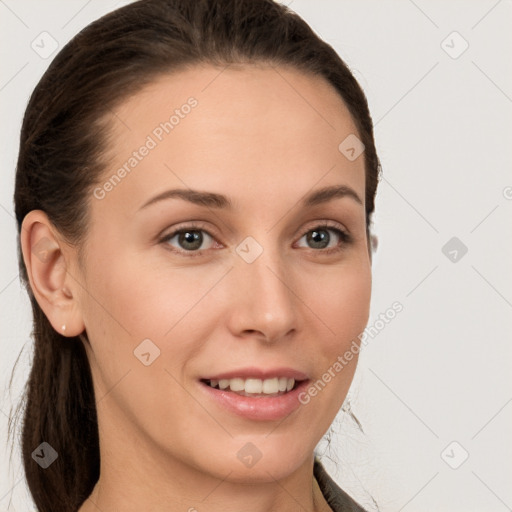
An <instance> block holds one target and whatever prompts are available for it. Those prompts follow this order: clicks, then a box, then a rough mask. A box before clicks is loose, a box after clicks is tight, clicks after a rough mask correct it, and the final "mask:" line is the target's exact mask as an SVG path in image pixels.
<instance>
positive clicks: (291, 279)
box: [229, 250, 300, 343]
mask: <svg viewBox="0 0 512 512" xmlns="http://www.w3.org/2000/svg"><path fill="white" fill-rule="evenodd" d="M276 252H277V251H274V252H272V253H271V251H270V250H264V251H263V253H262V254H261V255H260V256H259V257H258V258H257V259H256V260H255V261H253V262H252V263H247V262H246V261H244V260H243V259H242V258H240V259H239V260H237V261H236V263H235V269H233V272H232V279H233V283H234V288H235V289H234V290H232V291H233V293H232V295H231V297H230V304H229V328H230V330H231V332H232V333H233V335H235V336H238V337H246V336H252V337H256V338H259V339H261V340H262V341H265V342H267V343H275V342H277V341H279V340H282V339H283V338H285V337H287V336H288V337H289V336H290V335H291V334H292V333H293V332H294V331H295V330H297V329H298V328H299V326H298V312H299V309H300V299H299V297H298V296H297V294H296V293H295V292H294V288H295V287H296V286H295V285H296V277H295V275H294V273H293V271H292V270H293V269H291V268H290V267H289V266H287V265H286V262H284V261H283V260H282V257H281V256H279V255H278V254H276Z"/></svg>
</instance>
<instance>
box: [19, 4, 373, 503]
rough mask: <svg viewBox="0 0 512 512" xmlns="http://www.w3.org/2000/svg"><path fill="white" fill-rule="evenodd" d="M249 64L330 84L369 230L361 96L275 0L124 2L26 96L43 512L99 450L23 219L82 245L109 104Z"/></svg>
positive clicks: (367, 131) (36, 476)
mask: <svg viewBox="0 0 512 512" xmlns="http://www.w3.org/2000/svg"><path fill="white" fill-rule="evenodd" d="M251 62H265V63H270V64H272V65H276V66H278V65H286V66H292V67H294V68H296V69H298V70H301V71H303V72H305V73H308V74H313V75H317V76H320V77H323V78H325V80H327V81H328V82H329V83H330V84H331V85H332V86H333V87H334V88H335V89H336V90H337V91H338V93H339V94H340V96H341V98H342V99H343V100H344V102H345V104H346V105H347V107H348V109H349V111H350V113H351V115H352V117H353V119H354V122H355V124H356V127H357V129H358V136H359V138H360V139H361V141H362V142H363V144H364V146H365V151H364V160H365V177H366V190H365V194H366V197H365V199H366V228H367V236H368V235H369V227H370V221H371V215H372V213H373V211H374V198H375V193H376V189H377V184H378V181H379V175H380V164H379V160H378V157H377V154H376V149H375V143H374V137H373V125H372V120H371V117H370V113H369V110H368V105H367V100H366V97H365V95H364V93H363V91H362V89H361V87H360V86H359V84H358V83H357V81H356V79H355V78H354V76H353V75H352V73H351V72H350V70H349V69H348V67H347V65H346V64H345V63H344V62H343V61H342V59H341V58H340V57H339V56H338V55H337V53H336V52H335V51H334V50H333V48H332V47H331V46H329V45H328V44H327V43H325V42H323V41H322V40H321V39H320V38H319V37H318V36H317V35H316V34H315V33H314V32H313V31H312V30H311V28H310V27H309V26H308V25H307V24H306V23H305V22H304V21H303V20H302V19H301V18H300V17H299V16H298V15H296V14H295V13H293V12H292V11H291V10H289V9H288V8H287V7H285V6H283V5H281V4H278V3H275V2H274V1H272V0H140V1H137V2H134V3H132V4H129V5H127V6H125V7H122V8H120V9H118V10H116V11H114V12H111V13H109V14H107V15H105V16H103V17H102V18H100V19H98V20H96V21H95V22H93V23H91V24H90V25H88V26H87V27H86V28H84V29H83V30H82V31H81V32H80V33H78V34H77V35H76V36H75V37H74V38H73V39H72V40H71V41H70V42H69V43H67V44H66V45H65V46H64V47H63V48H62V50H61V51H60V52H59V53H58V54H57V56H56V57H55V59H54V60H53V62H52V63H51V65H50V66H49V68H48V70H47V71H46V72H45V74H44V75H43V77H42V78H41V80H40V81H39V83H38V84H37V86H36V88H35V89H34V91H33V93H32V95H31V97H30V101H29V103H28V106H27V109H26V112H25V115H24V119H23V125H22V129H21V136H20V147H19V155H18V161H17V167H16V183H15V194H14V202H15V213H16V220H17V226H18V259H19V268H20V276H21V280H22V283H23V285H24V286H25V287H26V289H27V293H28V295H29V297H30V301H31V305H32V311H33V331H32V335H33V338H34V342H35V343H34V353H33V360H32V367H31V371H30V376H29V379H28V381H27V383H26V388H25V392H24V395H23V396H22V398H21V401H20V403H19V404H18V408H17V411H16V415H15V416H16V418H17V417H18V416H19V415H20V410H21V409H23V425H22V434H21V449H22V454H23V465H24V470H25V474H26V479H27V482H28V487H29V489H30V492H31V494H32V497H33V499H34V502H35V504H36V506H37V509H38V511H40V512H61V511H62V512H74V511H76V510H77V509H78V508H79V507H80V505H81V504H82V503H83V502H84V500H85V499H86V498H87V497H88V496H89V495H90V493H91V491H92V489H93V487H94V485H95V483H96V482H97V480H98V477H99V470H100V449H99V438H98V425H97V416H96V405H95V397H94V391H93V385H92V378H91V372H90V367H89V363H88V360H87V357H86V353H85V349H84V346H83V343H82V341H81V339H80V338H79V337H75V338H69V337H63V336H62V335H61V334H59V333H58V332H56V331H55V330H54V329H53V328H52V326H51V324H50V322H49V321H48V319H47V318H46V316H45V314H44V313H43V311H42V309H41V308H40V306H39V304H38V303H37V301H36V300H35V298H34V294H33V292H32V290H31V288H30V285H29V283H28V279H27V270H26V267H25V265H24V262H23V257H22V253H21V246H20V238H19V234H20V231H21V225H22V222H23V219H24V217H25V216H26V215H27V213H28V212H30V211H31V210H34V209H41V210H43V211H44V212H46V214H47V215H48V218H49V219H50V221H51V222H52V224H53V225H54V226H55V227H56V228H57V229H58V230H59V232H60V233H61V234H62V235H63V236H64V237H65V239H66V240H67V241H69V242H70V243H72V244H75V245H76V246H77V247H78V248H80V245H81V243H83V241H84V240H85V236H86V234H87V226H88V200H89V199H90V197H91V193H92V190H93V188H94V186H95V185H96V184H97V183H98V182H99V178H100V176H101V174H102V172H104V170H105V168H106V162H105V154H106V150H107V148H108V140H109V123H108V119H109V116H110V115H112V114H111V112H112V111H113V110H114V109H115V106H116V105H118V104H119V103H120V102H122V101H123V100H125V99H126V98H127V97H128V96H130V95H133V94H135V93H136V92H137V91H139V90H140V89H141V88H142V87H143V86H144V85H146V84H148V83H150V82H151V81H153V80H154V79H155V78H156V77H158V76H159V75H162V74H169V73H172V72H175V71H177V70H179V69H181V68H183V67H185V66H192V65H194V64H199V63H208V64H214V65H220V66H225V65H227V64H230V63H251ZM340 142H341V141H340ZM368 239H369V237H368ZM12 419H13V418H12V417H11V420H10V422H9V434H11V433H12V430H13V422H12ZM15 423H16V422H14V424H15ZM43 442H46V443H48V444H49V445H50V446H51V447H52V448H53V449H54V450H55V451H56V452H57V454H58V458H57V459H56V460H55V461H54V462H53V463H52V464H51V465H50V466H49V467H48V468H46V469H43V468H42V467H40V466H39V465H38V464H36V462H35V461H34V459H33V458H32V453H33V452H34V450H35V449H36V448H37V447H38V446H39V445H40V444H41V443H43Z"/></svg>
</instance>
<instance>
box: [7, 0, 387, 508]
mask: <svg viewBox="0 0 512 512" xmlns="http://www.w3.org/2000/svg"><path fill="white" fill-rule="evenodd" d="M379 169H380V165H379V161H378V158H377V155H376V150H375V143H374V139H373V128H372V122H371V117H370V114H369V112H368V107H367V102H366V98H365V96H364V93H363V91H362V90H361V88H360V86H359V85H358V83H357V82H356V80H355V78H354V77H353V76H352V74H351V73H350V71H349V70H348V68H347V67H346V65H345V64H344V63H343V62H342V60H341V59H340V58H339V57H338V56H337V54H336V53H335V52H334V50H333V49H332V48H331V47H330V46H328V45H327V44H326V43H324V42H323V41H321V40H320V39H319V38H318V37H317V36H316V35H315V34H314V33H313V32H312V31H311V29H310V28H309V27H308V25H307V24H306V23H305V22H304V21H303V20H302V19H300V18H299V17H298V16H297V15H295V14H294V13H292V12H291V11H290V10H288V9H287V8H286V7H284V6H282V5H280V4H277V3H274V2H272V1H270V0H201V1H197V2H191V1H190V0H141V1H139V2H135V3H133V4H130V5H128V6H126V7H123V8H121V9H118V10H117V11H115V12H113V13H110V14H108V15H107V16H104V17H103V18H101V19H99V20H97V21H96V22H94V23H92V24H91V25H89V26H88V27H86V28H85V29H84V30H82V31H81V32H80V33H79V34H78V35H77V36H76V37H75V38H74V39H73V40H71V41H70V42H69V43H68V44H67V45H66V46H65V47H64V48H63V49H62V50H61V52H60V53H59V54H58V55H57V57H56V58H55V59H54V61H53V62H52V64H51V65H50V67H49V69H48V70H47V72H46V73H45V75H44V76H43V78H42V79H41V81H40V82H39V84H38V85H37V87H36V89H35V91H34V93H33V94H32V97H31V99H30V102H29V104H28V107H27V110H26V114H25V118H24V122H23V127H22V133H21V141H20V152H19V159H18V165H17V174H16V190H15V208H16V216H17V222H18V228H19V241H20V249H21V254H22V259H20V269H21V275H22V278H23V280H24V282H25V283H26V285H27V290H28V293H29V296H30V299H31V303H32V307H33V313H34V338H35V355H34V361H33V367H32V371H31V374H30V378H29V382H28V387H27V396H26V410H25V413H24V414H25V415H24V424H23V432H22V449H23V456H24V467H25V472H26V476H27V482H28V485H29V489H30V491H31V493H32V495H33V498H34V502H35V504H36V506H37V508H38V510H39V511H50V510H51V511H53V512H55V511H76V510H79V511H80V512H90V511H97V510H102V511H114V510H123V511H130V510H153V511H160V510H166V511H167V510H189V511H194V510H197V511H199V512H200V511H202V510H208V511H213V512H215V511H217V510H221V509H222V510H246V511H255V512H257V511H270V510H279V511H292V510H305V511H324V510H334V511H338V510H358V511H361V510H364V509H363V508H362V507H361V506H360V505H359V504H358V503H356V502H355V501H354V500H353V499H352V498H351V497H350V496H349V495H348V494H347V493H346V492H344V491H343V490H341V489H340V488H339V487H338V486H337V485H336V484H335V483H334V481H333V480H332V479H331V478H330V477H329V475H328V474H327V473H326V472H325V469H324V468H323V466H322V464H321V463H320V461H319V460H318V459H316V458H315V454H314V449H315V446H316V445H317V444H318V442H319V441H320V439H321V438H322V436H323V435H324V434H325V432H326V431H327V429H328V428H329V426H330V424H331V422H332V421H333V419H334V417H335V416H336V414H337V412H338V410H339V409H340V407H341V405H342V403H343V401H344V399H345V396H346V394H347V391H348V389H349V386H350V383H351V381H352V377H353V375H354V371H355V368H356V364H357V355H358V352H359V350H358V344H357V340H358V335H359V334H360V333H361V332H363V330H364V328H365V326H366V323H367V321H368V315H369V304H370V296H371V256H372V249H374V244H372V241H373V237H372V235H371V233H370V224H371V215H372V213H373V211H374V198H375V193H376V188H377V183H378V177H379V176H378V173H379ZM347 354H348V355H350V354H352V355H351V356H350V357H346V355H347Z"/></svg>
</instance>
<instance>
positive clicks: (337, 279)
mask: <svg viewBox="0 0 512 512" xmlns="http://www.w3.org/2000/svg"><path fill="white" fill-rule="evenodd" d="M310 277H311V279H314V281H310V282H309V286H307V284H308V283H307V280H306V281H302V289H303V292H302V297H303V300H304V302H305V304H306V305H307V306H308V307H309V308H310V309H311V310H312V311H313V312H314V313H315V314H316V316H317V317H318V319H319V322H320V323H321V324H324V327H323V329H325V333H326V337H325V338H324V339H325V340H326V343H328V344H327V346H326V347H325V348H326V351H327V352H329V353H331V352H332V351H339V350H341V349H343V346H344V345H349V344H350V343H351V341H352V339H353V338H356V337H357V336H358V335H359V334H360V333H361V332H362V331H363V330H364V328H365V327H366V324H367V322H368V317H369V312H370V299H371V286H372V281H371V269H370V267H369V265H364V264H361V265H357V266H354V265H350V266H349V265H347V266H343V267H338V268H334V267H333V268H326V269H323V270H322V271H320V272H317V273H316V275H315V276H310ZM317 323H318V322H317ZM333 335H334V336H333ZM330 339H331V340H332V343H330V344H329V342H328V340H330Z"/></svg>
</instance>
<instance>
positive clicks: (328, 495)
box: [313, 457, 367, 512]
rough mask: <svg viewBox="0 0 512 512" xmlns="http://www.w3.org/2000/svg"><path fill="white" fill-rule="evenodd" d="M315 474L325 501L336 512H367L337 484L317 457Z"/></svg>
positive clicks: (314, 467)
mask: <svg viewBox="0 0 512 512" xmlns="http://www.w3.org/2000/svg"><path fill="white" fill-rule="evenodd" d="M313 474H314V476H315V479H316V481H317V482H318V486H319V487H320V490H321V491H322V494H323V495H324V498H325V500H326V501H327V503H328V504H329V506H330V507H331V508H332V510H333V511H334V512H367V511H366V510H365V509H364V508H363V507H362V506H361V505H359V504H358V503H357V502H356V501H354V499H353V498H351V497H350V496H349V495H348V494H347V493H346V492H345V491H344V490H343V489H341V488H340V487H339V486H338V485H337V484H336V482H335V481H334V480H333V479H332V478H331V477H330V476H329V474H328V473H327V471H326V470H325V468H324V467H323V465H322V463H321V462H320V459H318V458H317V457H315V463H314V466H313Z"/></svg>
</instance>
